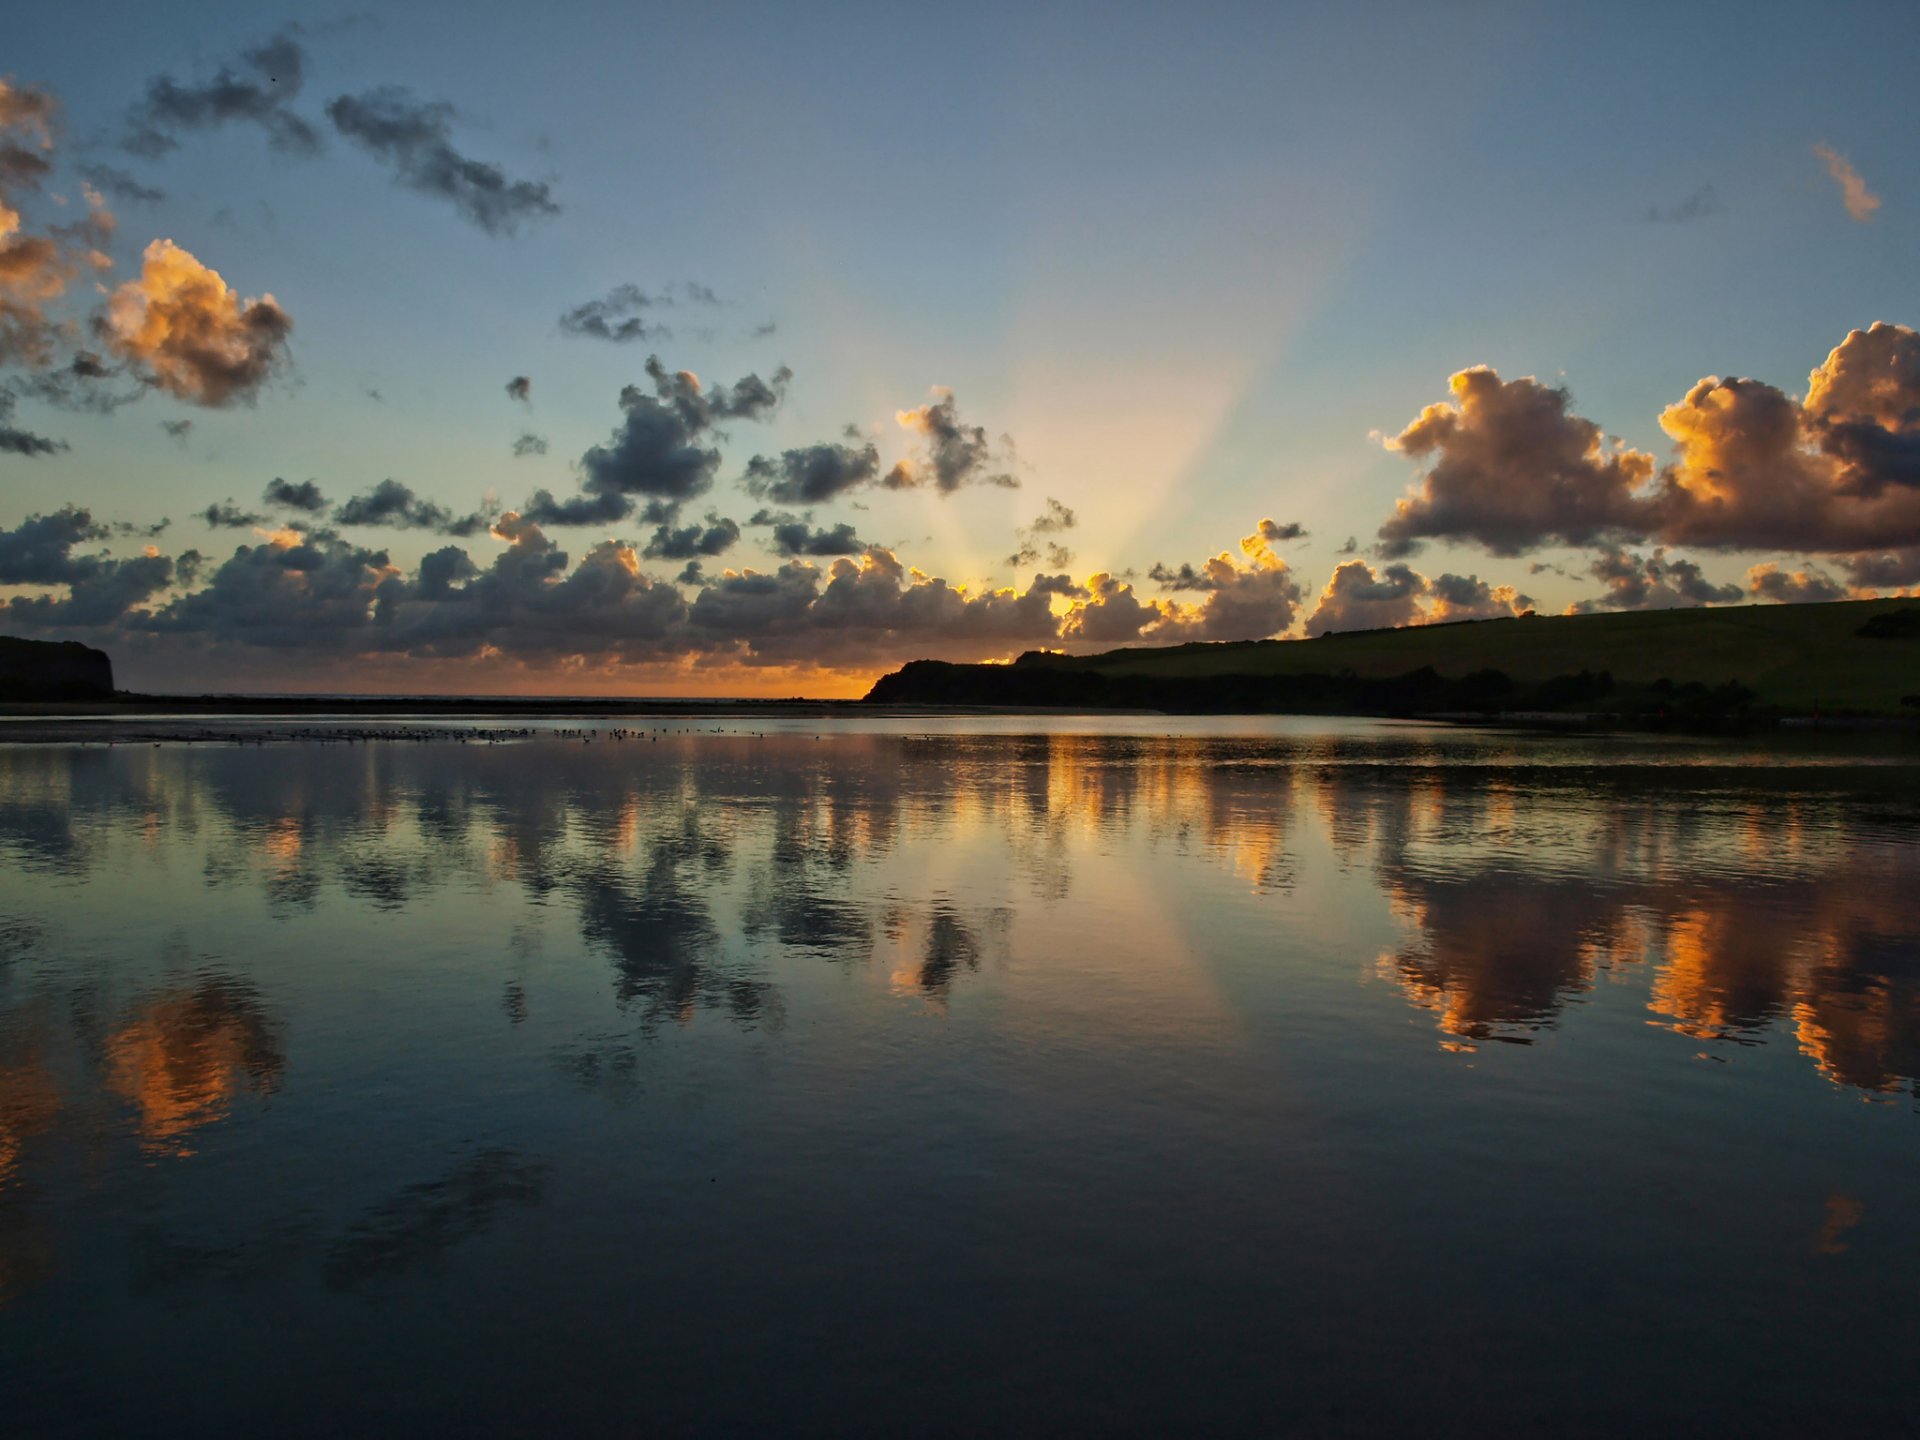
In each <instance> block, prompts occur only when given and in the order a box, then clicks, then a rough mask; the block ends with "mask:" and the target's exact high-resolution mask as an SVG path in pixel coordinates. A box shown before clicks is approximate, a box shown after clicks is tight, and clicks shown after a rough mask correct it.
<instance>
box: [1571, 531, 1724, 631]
mask: <svg viewBox="0 0 1920 1440" xmlns="http://www.w3.org/2000/svg"><path fill="white" fill-rule="evenodd" d="M1588 573H1589V574H1591V575H1592V576H1593V577H1594V578H1595V579H1596V580H1600V581H1602V582H1604V583H1605V585H1606V587H1607V589H1606V593H1605V594H1603V595H1601V596H1600V597H1599V598H1598V599H1595V600H1580V601H1576V602H1575V603H1574V604H1572V605H1569V606H1568V607H1567V613H1568V614H1569V615H1591V614H1594V613H1595V612H1597V611H1600V610H1678V609H1683V608H1686V607H1689V606H1695V605H1731V604H1733V603H1735V602H1736V601H1738V600H1740V599H1741V598H1742V597H1741V593H1740V587H1739V586H1738V585H1716V584H1714V583H1713V582H1712V581H1711V580H1709V579H1707V578H1706V576H1705V575H1703V574H1702V573H1701V572H1700V567H1699V565H1698V564H1696V563H1695V562H1694V561H1692V560H1677V559H1676V560H1669V559H1668V558H1667V553H1666V551H1665V550H1664V549H1658V550H1655V551H1654V552H1653V554H1651V555H1647V556H1640V555H1635V554H1631V553H1629V552H1628V551H1625V550H1621V549H1617V548H1610V549H1607V550H1603V551H1602V552H1601V553H1600V554H1599V555H1598V556H1596V557H1595V558H1594V561H1593V564H1592V565H1591V566H1589V567H1588Z"/></svg>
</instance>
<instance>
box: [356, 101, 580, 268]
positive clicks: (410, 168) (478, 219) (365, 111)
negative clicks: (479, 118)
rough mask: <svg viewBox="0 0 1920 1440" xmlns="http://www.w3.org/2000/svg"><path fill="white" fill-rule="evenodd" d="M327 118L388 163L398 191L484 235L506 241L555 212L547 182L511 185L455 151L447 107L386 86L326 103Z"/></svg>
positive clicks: (450, 112) (502, 175)
mask: <svg viewBox="0 0 1920 1440" xmlns="http://www.w3.org/2000/svg"><path fill="white" fill-rule="evenodd" d="M327 118H328V119H330V120H331V121H333V126H334V128H335V129H336V130H338V131H339V132H340V133H341V134H342V135H344V136H346V137H347V138H348V139H349V140H352V141H353V142H354V143H355V144H357V145H359V146H360V147H361V148H362V149H364V150H366V151H367V152H368V153H369V154H371V155H373V156H375V157H376V158H377V159H380V160H383V161H385V162H386V164H387V165H388V167H389V168H390V169H391V170H392V171H393V178H394V181H395V183H396V184H399V185H403V186H405V187H406V188H407V189H409V190H413V191H416V192H418V193H419V194H422V195H429V196H432V197H434V198H435V199H439V200H445V201H446V202H447V203H448V204H450V205H452V206H453V208H454V209H455V210H456V211H457V212H459V214H460V215H461V216H462V217H463V218H465V219H466V220H468V221H471V222H472V223H473V224H474V225H477V226H479V227H480V229H482V230H484V231H486V232H487V233H488V234H489V235H510V234H512V233H513V232H514V231H515V230H517V229H518V228H519V227H520V225H521V223H522V222H523V221H527V220H537V219H541V218H543V217H545V216H549V215H558V214H559V213H560V206H559V205H558V204H557V203H556V202H555V200H554V198H553V192H552V189H551V187H549V186H548V185H547V184H546V183H545V182H544V181H532V180H513V179H509V178H508V177H507V175H506V174H505V172H503V171H502V170H501V169H500V168H499V167H498V166H496V165H490V164H487V163H485V162H484V161H480V160H474V159H470V158H469V157H467V156H465V155H462V154H461V153H460V152H459V151H458V150H456V149H454V147H453V140H452V127H451V125H450V123H449V122H450V121H451V120H452V118H453V107H452V106H451V105H447V104H444V103H435V102H423V101H418V100H415V99H414V98H413V96H412V95H411V94H410V93H409V92H408V91H406V90H405V89H402V88H401V87H399V86H397V85H385V86H381V87H379V88H377V89H373V90H367V91H364V92H362V93H361V94H359V95H342V96H340V97H338V98H337V99H335V100H332V101H330V102H329V103H328V105H327Z"/></svg>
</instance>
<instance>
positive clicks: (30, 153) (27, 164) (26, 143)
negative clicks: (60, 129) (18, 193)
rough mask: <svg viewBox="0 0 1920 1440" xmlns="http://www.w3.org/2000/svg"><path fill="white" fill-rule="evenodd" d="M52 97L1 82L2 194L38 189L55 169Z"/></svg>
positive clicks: (0, 172) (0, 159)
mask: <svg viewBox="0 0 1920 1440" xmlns="http://www.w3.org/2000/svg"><path fill="white" fill-rule="evenodd" d="M57 110H58V106H57V105H56V104H55V102H54V98H53V96H52V95H51V94H50V93H49V92H47V91H45V90H39V89H35V88H34V87H32V86H18V85H15V84H13V83H12V82H11V81H7V80H0V193H4V192H5V191H6V190H8V189H12V188H14V187H18V188H21V189H26V190H32V189H36V188H38V187H39V184H40V182H41V181H42V180H44V179H46V178H47V176H48V174H49V173H51V171H52V169H53V161H52V158H51V157H52V151H53V126H54V117H55V113H56V111H57Z"/></svg>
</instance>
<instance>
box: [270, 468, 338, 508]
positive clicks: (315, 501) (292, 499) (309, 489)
mask: <svg viewBox="0 0 1920 1440" xmlns="http://www.w3.org/2000/svg"><path fill="white" fill-rule="evenodd" d="M261 498H263V499H264V500H265V501H266V502H267V504H269V505H279V506H282V507H283V508H285V509H288V510H298V511H301V512H302V513H303V514H307V515H321V514H324V513H325V512H326V509H327V506H328V504H329V503H330V502H329V501H328V499H327V497H326V496H325V495H323V494H321V493H320V487H319V485H317V484H315V483H314V482H313V481H311V480H299V481H293V480H282V479H280V478H278V477H277V476H276V477H275V478H274V479H272V480H269V481H268V482H267V488H266V493H265V494H264V495H263V496H262V497H261Z"/></svg>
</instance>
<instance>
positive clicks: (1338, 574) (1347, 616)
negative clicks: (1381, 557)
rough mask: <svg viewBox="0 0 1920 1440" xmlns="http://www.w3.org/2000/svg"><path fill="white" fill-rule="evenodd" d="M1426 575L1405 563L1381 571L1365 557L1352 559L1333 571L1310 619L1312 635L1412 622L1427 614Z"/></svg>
mask: <svg viewBox="0 0 1920 1440" xmlns="http://www.w3.org/2000/svg"><path fill="white" fill-rule="evenodd" d="M1431 588H1432V587H1431V586H1430V585H1429V584H1428V581H1427V577H1426V576H1424V575H1422V574H1420V573H1419V571H1417V570H1414V569H1413V568H1412V567H1410V566H1407V565H1404V564H1395V565H1387V566H1384V567H1383V568H1382V569H1381V570H1380V572H1379V573H1378V574H1375V573H1374V570H1373V567H1372V566H1370V565H1368V564H1367V562H1366V561H1364V560H1349V561H1347V562H1346V563H1345V564H1344V565H1341V566H1339V567H1338V568H1336V569H1335V570H1334V572H1333V578H1332V579H1330V580H1328V581H1327V586H1326V589H1324V590H1322V591H1321V592H1320V603H1319V604H1318V605H1316V606H1315V607H1314V611H1313V614H1312V615H1311V616H1309V617H1308V619H1307V633H1308V634H1309V635H1325V634H1327V633H1328V632H1329V631H1333V632H1336V633H1338V632H1344V631H1347V630H1384V629H1390V628H1393V627H1395V626H1400V625H1413V624H1416V623H1418V622H1419V621H1420V620H1421V619H1423V618H1424V617H1425V611H1424V610H1423V609H1422V606H1421V601H1423V600H1424V599H1425V598H1426V597H1427V595H1428V593H1429V591H1430V590H1431Z"/></svg>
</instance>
